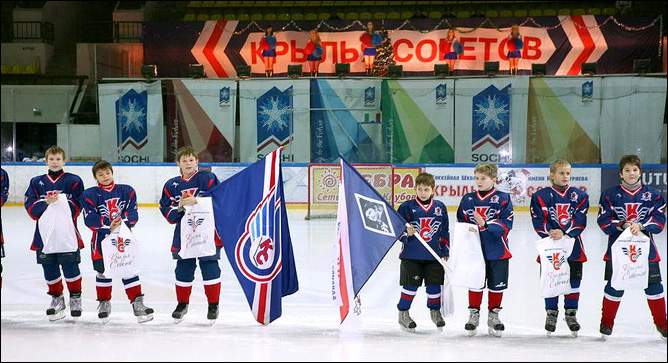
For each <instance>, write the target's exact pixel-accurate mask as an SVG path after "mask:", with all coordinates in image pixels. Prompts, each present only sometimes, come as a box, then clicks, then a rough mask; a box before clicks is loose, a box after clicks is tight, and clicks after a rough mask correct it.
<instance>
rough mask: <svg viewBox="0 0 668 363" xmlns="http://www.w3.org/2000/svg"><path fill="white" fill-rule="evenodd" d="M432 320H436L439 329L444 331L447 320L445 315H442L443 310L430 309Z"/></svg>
mask: <svg viewBox="0 0 668 363" xmlns="http://www.w3.org/2000/svg"><path fill="white" fill-rule="evenodd" d="M429 313H430V315H431V321H433V322H434V324H435V325H436V327H437V328H438V330H439V331H443V327H444V326H445V320H443V315H441V310H439V309H430V311H429Z"/></svg>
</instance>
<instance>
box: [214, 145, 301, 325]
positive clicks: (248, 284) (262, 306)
mask: <svg viewBox="0 0 668 363" xmlns="http://www.w3.org/2000/svg"><path fill="white" fill-rule="evenodd" d="M206 196H211V197H212V200H213V213H214V218H215V220H216V230H217V231H218V234H219V235H220V238H221V239H222V241H223V245H224V248H225V254H226V255H227V259H228V260H229V261H230V265H231V266H232V269H233V270H234V273H235V275H236V276H237V279H238V280H239V283H240V284H241V287H242V289H243V291H244V294H245V295H246V299H247V300H248V304H249V305H250V308H251V310H252V311H253V316H254V317H255V320H257V321H258V322H259V323H260V324H264V325H266V324H269V323H271V322H272V321H274V320H276V319H278V318H279V317H280V316H281V312H282V310H281V299H282V298H283V297H284V296H288V295H291V294H294V293H295V292H297V290H299V283H298V282H297V270H296V268H295V258H294V255H293V251H292V241H291V239H290V229H289V227H288V215H287V212H286V210H285V198H284V196H283V178H282V174H281V149H280V148H279V149H276V150H275V151H273V152H272V153H271V154H269V155H267V156H266V157H265V158H264V159H262V160H260V161H258V162H256V163H255V164H253V165H251V166H249V167H247V168H246V169H244V170H242V171H241V172H239V173H238V174H236V175H234V176H233V177H231V178H229V179H227V180H225V181H224V182H222V183H220V184H219V185H217V186H215V187H214V188H213V189H211V190H210V191H209V192H207V193H206Z"/></svg>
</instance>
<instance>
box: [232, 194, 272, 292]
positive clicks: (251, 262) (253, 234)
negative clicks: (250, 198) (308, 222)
mask: <svg viewBox="0 0 668 363" xmlns="http://www.w3.org/2000/svg"><path fill="white" fill-rule="evenodd" d="M245 226H246V227H245V231H244V234H243V235H242V236H241V238H239V241H238V242H237V245H236V246H237V247H236V249H235V256H234V257H235V259H236V262H237V266H239V271H240V272H241V273H242V274H243V275H244V276H245V277H246V278H248V279H249V280H251V281H254V282H257V283H266V282H269V281H272V280H273V279H274V278H275V277H276V275H277V274H278V273H279V272H280V271H281V269H282V268H283V263H282V258H283V257H282V251H281V234H282V231H281V203H280V199H278V200H277V196H276V188H275V187H274V188H273V189H272V190H271V191H270V193H269V195H267V196H266V197H265V199H264V200H263V201H262V203H260V204H259V205H258V206H257V207H256V208H255V210H254V211H253V213H251V215H250V217H248V219H247V220H246V224H245Z"/></svg>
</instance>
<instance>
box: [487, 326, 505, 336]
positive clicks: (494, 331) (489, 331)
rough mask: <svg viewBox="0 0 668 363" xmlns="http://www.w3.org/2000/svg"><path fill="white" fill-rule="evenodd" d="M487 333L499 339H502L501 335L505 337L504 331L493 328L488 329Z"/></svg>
mask: <svg viewBox="0 0 668 363" xmlns="http://www.w3.org/2000/svg"><path fill="white" fill-rule="evenodd" d="M487 332H488V333H489V335H493V336H495V337H497V338H501V335H503V330H494V329H493V328H488V329H487Z"/></svg>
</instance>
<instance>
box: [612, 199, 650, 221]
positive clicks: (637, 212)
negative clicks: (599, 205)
mask: <svg viewBox="0 0 668 363" xmlns="http://www.w3.org/2000/svg"><path fill="white" fill-rule="evenodd" d="M641 205H642V203H624V207H615V212H616V213H617V216H619V217H620V218H621V219H623V220H625V221H629V222H639V221H642V220H644V219H645V217H646V216H647V212H648V211H649V209H648V208H647V207H642V208H640V206H641Z"/></svg>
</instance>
